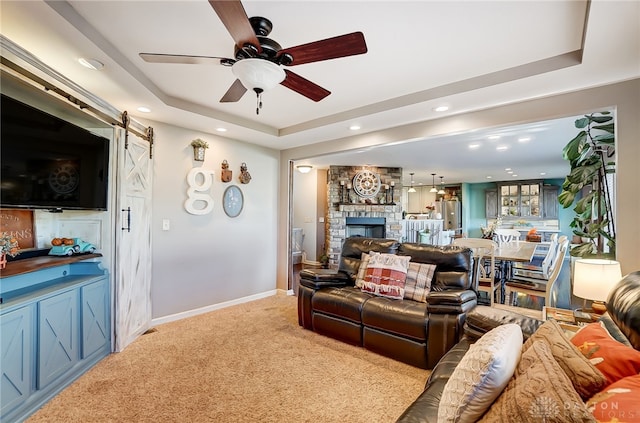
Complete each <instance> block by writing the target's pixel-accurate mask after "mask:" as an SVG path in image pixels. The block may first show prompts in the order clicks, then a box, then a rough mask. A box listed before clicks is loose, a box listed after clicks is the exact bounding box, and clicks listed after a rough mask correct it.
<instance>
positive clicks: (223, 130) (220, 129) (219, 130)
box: [216, 127, 227, 132]
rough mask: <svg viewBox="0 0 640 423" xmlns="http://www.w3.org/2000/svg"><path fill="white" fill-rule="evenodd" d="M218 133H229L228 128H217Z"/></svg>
mask: <svg viewBox="0 0 640 423" xmlns="http://www.w3.org/2000/svg"><path fill="white" fill-rule="evenodd" d="M216 131H218V132H227V128H223V127H219V128H216Z"/></svg>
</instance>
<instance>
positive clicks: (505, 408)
mask: <svg viewBox="0 0 640 423" xmlns="http://www.w3.org/2000/svg"><path fill="white" fill-rule="evenodd" d="M595 421H596V420H595V419H594V418H593V416H592V415H591V413H590V412H589V410H587V407H586V406H585V405H584V403H583V402H582V398H580V396H579V395H578V393H577V392H576V391H575V389H574V388H573V385H572V384H571V381H570V380H569V378H568V377H567V375H566V374H565V373H564V371H563V370H562V368H561V367H560V365H559V364H558V363H557V362H556V360H555V359H554V358H553V355H552V354H551V350H550V348H549V346H548V345H547V344H546V343H545V342H544V341H536V342H534V343H533V344H531V346H530V347H529V348H528V349H527V350H526V351H525V352H523V353H522V358H521V359H520V363H518V366H517V367H516V371H515V373H514V375H513V378H512V379H511V380H510V381H509V384H508V385H507V387H506V388H505V389H504V392H502V395H500V396H499V397H498V399H497V400H496V401H495V402H494V403H493V405H491V408H489V411H487V412H486V413H485V415H484V416H482V419H481V420H479V422H482V423H494V422H518V423H540V422H545V423H574V422H581V423H587V422H595Z"/></svg>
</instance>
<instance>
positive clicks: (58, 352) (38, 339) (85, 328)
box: [0, 258, 111, 422]
mask: <svg viewBox="0 0 640 423" xmlns="http://www.w3.org/2000/svg"><path fill="white" fill-rule="evenodd" d="M26 260H31V259H26ZM51 260H53V263H55V262H56V259H55V258H51ZM11 264H14V263H11ZM11 264H9V266H10V265H11ZM9 266H7V269H6V270H9ZM1 276H2V278H1V279H0V284H1V285H0V292H1V293H2V304H0V336H1V337H0V341H1V345H0V352H1V356H0V367H1V370H0V377H1V381H0V421H2V422H14V421H22V420H23V419H25V418H26V417H27V416H28V415H30V414H32V413H33V412H34V411H35V410H37V409H38V408H39V407H41V406H42V405H43V404H44V403H46V402H47V401H48V400H49V399H51V398H52V397H53V396H55V395H56V394H57V393H58V392H60V391H61V390H62V389H64V388H65V387H66V386H67V385H69V384H70V383H71V382H73V381H74V380H75V379H76V378H78V377H79V376H80V375H82V374H83V373H84V372H86V371H87V370H88V369H89V368H91V367H92V366H93V365H95V364H96V363H97V362H98V361H100V360H101V359H102V358H104V357H106V356H107V355H108V354H109V353H110V352H111V327H110V319H111V316H110V288H109V278H108V275H107V273H106V271H105V270H103V269H102V268H101V267H100V263H99V262H96V261H94V262H86V261H82V262H75V263H66V264H63V265H59V266H57V265H54V266H52V267H48V268H44V269H41V270H35V271H30V272H26V273H22V274H18V275H11V276H7V275H5V274H3V275H1Z"/></svg>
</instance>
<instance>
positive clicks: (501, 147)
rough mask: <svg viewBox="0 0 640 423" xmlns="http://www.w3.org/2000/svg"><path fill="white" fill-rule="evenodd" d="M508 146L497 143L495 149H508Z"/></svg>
mask: <svg viewBox="0 0 640 423" xmlns="http://www.w3.org/2000/svg"><path fill="white" fill-rule="evenodd" d="M508 149H509V146H508V145H499V146H497V147H496V150H498V151H504V150H508Z"/></svg>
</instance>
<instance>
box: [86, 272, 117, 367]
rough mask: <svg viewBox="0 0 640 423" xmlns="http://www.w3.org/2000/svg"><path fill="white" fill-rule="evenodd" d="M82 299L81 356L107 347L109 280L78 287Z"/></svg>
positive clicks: (108, 337) (109, 333)
mask: <svg viewBox="0 0 640 423" xmlns="http://www.w3.org/2000/svg"><path fill="white" fill-rule="evenodd" d="M80 297H81V301H82V306H81V312H82V358H83V359H85V358H87V357H89V356H90V355H91V354H93V353H95V352H96V351H99V350H102V349H106V348H109V346H110V342H111V330H110V322H109V306H110V304H109V281H108V279H107V278H106V277H105V278H103V279H102V280H100V281H97V282H94V283H92V284H89V285H86V286H83V287H82V288H81V289H80Z"/></svg>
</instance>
